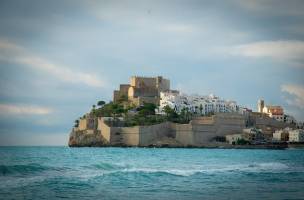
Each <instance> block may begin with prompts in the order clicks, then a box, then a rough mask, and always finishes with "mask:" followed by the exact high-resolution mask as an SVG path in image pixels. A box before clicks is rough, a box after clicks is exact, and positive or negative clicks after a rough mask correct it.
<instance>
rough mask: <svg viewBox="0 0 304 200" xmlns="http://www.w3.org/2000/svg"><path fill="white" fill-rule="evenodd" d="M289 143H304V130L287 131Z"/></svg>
mask: <svg viewBox="0 0 304 200" xmlns="http://www.w3.org/2000/svg"><path fill="white" fill-rule="evenodd" d="M289 142H304V130H302V129H296V130H292V131H289Z"/></svg>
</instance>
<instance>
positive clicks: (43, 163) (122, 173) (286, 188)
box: [0, 147, 304, 200]
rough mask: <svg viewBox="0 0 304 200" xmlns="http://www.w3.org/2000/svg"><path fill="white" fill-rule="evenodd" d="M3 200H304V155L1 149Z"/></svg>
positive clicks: (298, 152) (296, 152)
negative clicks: (65, 199)
mask: <svg viewBox="0 0 304 200" xmlns="http://www.w3.org/2000/svg"><path fill="white" fill-rule="evenodd" d="M0 158H1V160H0V199H60V198H67V199H135V200H136V199H145V200H148V199H175V200H177V199H304V150H233V149H230V150H228V149H226V150H224V149H154V148H68V147H1V148H0Z"/></svg>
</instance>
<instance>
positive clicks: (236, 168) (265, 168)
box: [103, 163, 303, 177]
mask: <svg viewBox="0 0 304 200" xmlns="http://www.w3.org/2000/svg"><path fill="white" fill-rule="evenodd" d="M294 170H296V169H295V168H290V167H289V166H288V165H286V164H284V163H252V164H244V165H228V166H223V167H221V166H206V167H202V168H199V169H197V168H196V169H191V167H189V168H188V169H163V168H136V167H133V168H132V167H131V168H124V169H120V170H118V169H116V170H113V171H108V172H106V173H104V174H103V175H111V174H116V173H142V174H154V175H165V174H166V175H174V176H184V177H187V176H192V175H195V174H198V173H203V174H214V173H227V172H229V173H238V172H251V173H261V172H267V173H288V172H294ZM301 170H303V169H300V171H301Z"/></svg>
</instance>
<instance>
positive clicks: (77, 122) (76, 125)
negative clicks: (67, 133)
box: [74, 119, 79, 127]
mask: <svg viewBox="0 0 304 200" xmlns="http://www.w3.org/2000/svg"><path fill="white" fill-rule="evenodd" d="M78 126H79V120H78V119H76V120H75V125H74V127H78Z"/></svg>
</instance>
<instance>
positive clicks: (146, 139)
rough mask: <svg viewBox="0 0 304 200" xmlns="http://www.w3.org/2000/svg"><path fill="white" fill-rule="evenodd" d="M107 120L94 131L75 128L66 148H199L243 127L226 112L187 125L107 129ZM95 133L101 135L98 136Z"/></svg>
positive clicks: (235, 116)
mask: <svg viewBox="0 0 304 200" xmlns="http://www.w3.org/2000/svg"><path fill="white" fill-rule="evenodd" d="M106 121H107V119H105V118H98V119H97V122H98V125H97V129H96V130H94V129H90V130H82V129H81V130H80V129H79V128H76V129H75V128H74V129H73V131H72V133H71V136H70V138H71V139H70V143H69V145H70V146H86V145H84V143H87V146H96V144H98V146H178V147H185V146H197V147H201V146H207V145H209V144H210V143H212V142H213V140H214V138H215V137H219V136H225V135H227V134H231V133H239V132H241V131H242V129H243V128H244V126H245V120H244V118H243V116H241V115H238V114H227V113H222V114H217V115H214V116H213V117H199V118H196V119H194V120H192V121H190V123H189V124H177V123H172V122H164V123H161V124H156V125H151V126H134V127H113V126H109V125H108V124H107V123H106ZM92 131H93V132H92ZM91 132H92V133H91ZM93 133H94V134H93ZM90 134H91V135H90ZM92 134H93V135H92ZM98 134H99V135H100V136H98V137H97V135H98ZM86 135H89V136H86ZM93 136H94V137H96V138H98V142H95V141H93V140H91V138H93ZM81 138H85V140H84V141H82V139H81ZM86 138H90V139H86ZM77 142H80V144H78V143H77Z"/></svg>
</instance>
